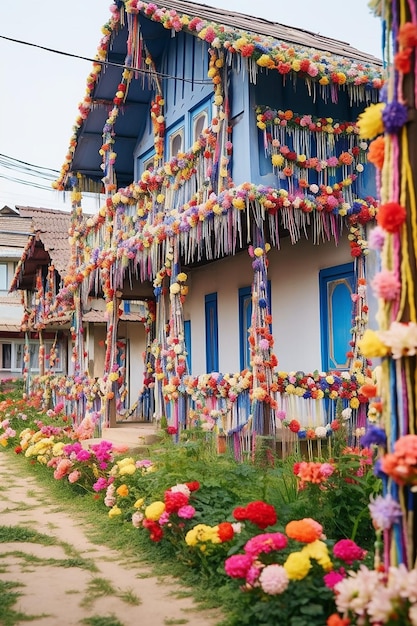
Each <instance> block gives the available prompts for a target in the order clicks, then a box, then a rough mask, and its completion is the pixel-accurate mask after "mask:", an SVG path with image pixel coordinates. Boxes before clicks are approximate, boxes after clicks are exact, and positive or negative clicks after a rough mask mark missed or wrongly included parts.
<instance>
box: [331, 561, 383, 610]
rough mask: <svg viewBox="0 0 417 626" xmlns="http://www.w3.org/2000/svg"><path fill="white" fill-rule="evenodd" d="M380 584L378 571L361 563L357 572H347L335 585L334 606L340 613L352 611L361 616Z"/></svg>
mask: <svg viewBox="0 0 417 626" xmlns="http://www.w3.org/2000/svg"><path fill="white" fill-rule="evenodd" d="M380 586H381V580H380V576H379V574H378V572H376V571H374V570H369V569H368V568H367V567H365V565H361V566H360V568H359V570H358V571H357V572H349V576H348V577H347V578H344V579H343V580H341V581H340V582H338V583H337V584H336V585H335V588H334V590H335V592H336V597H335V600H336V606H337V609H338V611H339V612H340V613H345V612H347V611H353V612H354V613H355V614H356V615H361V616H363V615H364V614H365V612H366V609H367V606H368V604H369V602H370V601H371V600H372V598H373V597H374V595H375V593H376V590H377V589H378V588H379V587H380Z"/></svg>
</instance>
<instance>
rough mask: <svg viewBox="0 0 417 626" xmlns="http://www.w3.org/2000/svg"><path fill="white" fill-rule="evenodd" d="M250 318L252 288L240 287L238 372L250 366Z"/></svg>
mask: <svg viewBox="0 0 417 626" xmlns="http://www.w3.org/2000/svg"><path fill="white" fill-rule="evenodd" d="M251 318H252V288H251V287H241V288H240V289H239V354H240V370H241V371H242V370H244V369H246V368H247V367H249V365H250V346H249V341H248V328H249V327H250V325H251Z"/></svg>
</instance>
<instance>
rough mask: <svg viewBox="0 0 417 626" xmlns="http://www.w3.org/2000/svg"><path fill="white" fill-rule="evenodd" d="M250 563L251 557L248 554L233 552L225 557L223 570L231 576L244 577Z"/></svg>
mask: <svg viewBox="0 0 417 626" xmlns="http://www.w3.org/2000/svg"><path fill="white" fill-rule="evenodd" d="M251 565H252V557H251V556H249V554H233V555H232V556H229V558H228V559H226V561H225V563H224V570H225V572H226V574H227V575H228V576H230V577H231V578H246V574H247V573H248V570H249V568H250V567H251Z"/></svg>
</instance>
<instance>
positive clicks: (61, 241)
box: [18, 206, 71, 276]
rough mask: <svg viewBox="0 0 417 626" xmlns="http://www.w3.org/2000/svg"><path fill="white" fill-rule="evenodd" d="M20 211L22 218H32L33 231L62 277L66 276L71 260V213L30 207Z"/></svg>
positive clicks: (20, 207)
mask: <svg viewBox="0 0 417 626" xmlns="http://www.w3.org/2000/svg"><path fill="white" fill-rule="evenodd" d="M18 209H19V212H20V215H21V216H22V217H28V218H31V220H32V228H31V231H32V232H33V233H37V234H38V237H39V239H40V240H41V241H42V243H43V245H44V248H45V250H46V251H47V252H48V254H49V256H50V257H51V261H52V263H53V264H54V266H55V268H56V270H57V271H58V272H59V273H60V274H61V276H62V275H63V274H65V272H66V270H67V268H68V264H69V260H70V246H69V243H68V229H69V227H70V220H71V216H70V213H66V212H64V211H55V210H53V209H43V208H34V207H28V206H26V207H23V206H19V207H18Z"/></svg>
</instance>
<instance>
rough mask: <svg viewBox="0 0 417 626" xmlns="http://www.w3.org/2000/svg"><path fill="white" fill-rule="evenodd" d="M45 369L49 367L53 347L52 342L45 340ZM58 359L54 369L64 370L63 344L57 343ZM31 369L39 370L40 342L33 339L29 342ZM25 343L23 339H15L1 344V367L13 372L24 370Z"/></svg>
mask: <svg viewBox="0 0 417 626" xmlns="http://www.w3.org/2000/svg"><path fill="white" fill-rule="evenodd" d="M44 345H45V369H49V353H50V351H51V348H52V342H45V344H44ZM55 351H56V360H55V365H54V367H53V370H54V371H62V361H61V345H60V344H56V347H55ZM29 354H30V369H31V371H39V342H37V341H31V342H30V343H29ZM24 355H25V344H24V342H23V341H13V342H11V343H2V344H1V356H2V363H1V365H0V369H7V370H10V371H12V372H22V371H23V368H24Z"/></svg>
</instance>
